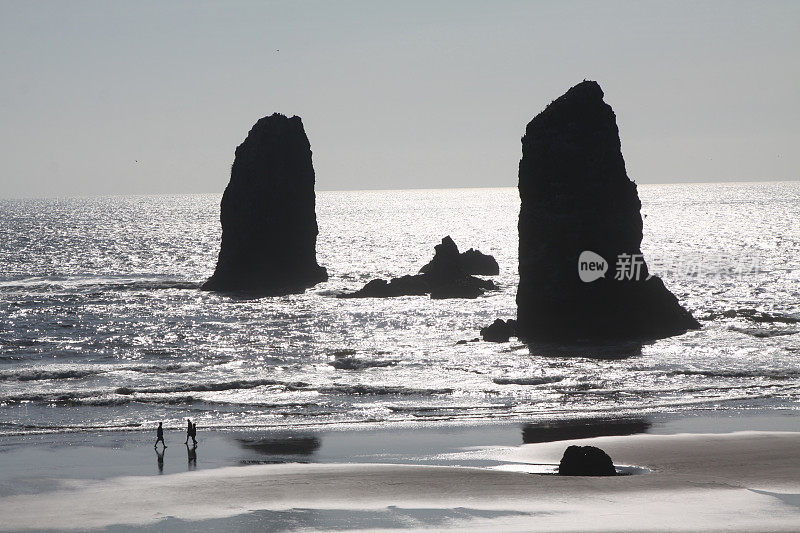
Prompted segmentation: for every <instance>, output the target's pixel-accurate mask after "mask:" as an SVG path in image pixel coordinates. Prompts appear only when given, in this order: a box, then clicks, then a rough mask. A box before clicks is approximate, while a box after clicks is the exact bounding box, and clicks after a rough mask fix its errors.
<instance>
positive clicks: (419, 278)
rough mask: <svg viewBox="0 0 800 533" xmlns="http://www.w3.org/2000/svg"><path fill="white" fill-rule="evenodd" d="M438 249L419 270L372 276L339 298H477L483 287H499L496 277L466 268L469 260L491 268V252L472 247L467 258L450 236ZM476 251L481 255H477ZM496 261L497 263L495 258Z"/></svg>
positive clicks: (471, 267)
mask: <svg viewBox="0 0 800 533" xmlns="http://www.w3.org/2000/svg"><path fill="white" fill-rule="evenodd" d="M435 249H436V253H435V255H434V257H433V259H432V260H431V262H430V263H428V264H427V265H425V266H424V267H422V268H421V269H420V273H419V274H417V275H415V276H400V277H399V278H392V279H391V280H389V281H386V280H384V279H373V280H372V281H370V282H368V283H367V284H366V285H364V287H362V288H361V289H359V290H357V291H356V292H351V293H347V294H340V295H339V298H389V297H394V296H419V295H423V294H430V296H431V299H434V300H439V299H445V298H477V297H478V296H480V295H481V294H483V293H484V291H490V290H496V289H497V285H495V284H494V282H493V281H491V280H488V279H481V278H478V277H475V276H472V275H470V271H468V270H465V268H464V265H465V264H466V265H467V267H468V268H469V269H472V270H474V269H476V268H478V267H480V268H482V269H483V270H488V269H490V268H489V267H490V265H488V260H487V259H486V258H489V259H491V261H494V258H493V257H492V256H490V255H484V254H481V253H480V252H477V251H475V250H471V252H474V253H471V254H470V255H469V256H468V257H467V259H466V260H465V259H463V258H464V254H459V253H458V247H457V246H456V243H455V242H453V239H451V238H450V237H449V236H447V237H445V238H444V239H442V242H441V244H437V245H436V246H435ZM476 254H479V255H480V256H482V258H477V255H476ZM476 258H477V261H476ZM465 261H466V263H465ZM478 263H480V264H478ZM494 263H495V264H497V262H496V261H494ZM498 271H499V269H498Z"/></svg>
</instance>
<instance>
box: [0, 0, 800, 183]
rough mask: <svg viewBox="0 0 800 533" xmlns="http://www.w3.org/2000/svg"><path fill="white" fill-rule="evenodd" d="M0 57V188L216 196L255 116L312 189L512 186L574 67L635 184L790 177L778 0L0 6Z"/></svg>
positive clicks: (799, 169)
mask: <svg viewBox="0 0 800 533" xmlns="http://www.w3.org/2000/svg"><path fill="white" fill-rule="evenodd" d="M0 69H2V73H3V78H2V84H0V147H2V148H1V150H2V152H0V197H18V196H54V195H85V194H108V193H169V192H221V191H222V190H223V189H224V187H225V185H226V184H227V181H228V178H229V172H230V165H231V163H232V161H233V153H234V149H235V147H236V146H237V145H238V144H239V143H241V142H242V140H243V139H244V137H245V136H246V135H247V132H248V130H249V129H250V127H251V126H252V125H253V123H254V122H255V121H256V120H257V119H258V118H260V117H262V116H265V115H268V114H271V113H273V112H275V111H278V112H282V113H285V114H288V115H293V114H296V115H300V116H301V117H302V118H303V122H304V123H305V127H306V132H307V133H308V136H309V139H310V140H311V146H312V150H313V151H314V167H315V169H316V173H317V188H318V189H353V188H355V189H373V188H408V187H475V186H478V187H483V186H485V187H494V186H510V185H515V184H516V181H517V165H518V163H519V157H520V142H519V139H520V137H521V136H522V134H523V132H524V129H525V125H526V124H527V123H528V122H529V121H530V120H531V118H533V116H534V115H536V114H537V113H538V112H539V111H541V110H542V109H543V108H544V107H545V106H546V105H547V104H548V103H549V102H550V101H551V100H553V99H554V98H556V97H558V96H559V95H561V94H562V93H563V92H564V91H566V90H567V89H568V88H569V87H570V86H572V85H574V84H575V83H578V82H580V81H581V80H583V79H584V78H586V79H594V80H597V81H599V82H600V84H601V86H602V87H603V89H604V91H605V94H606V101H607V102H608V103H609V104H611V105H612V107H613V108H614V110H615V111H616V113H617V120H618V123H619V126H620V131H621V136H622V149H623V154H624V156H625V159H626V162H627V166H628V174H629V175H630V176H631V178H633V179H634V180H636V181H637V182H639V183H648V182H668V181H683V180H693V181H702V180H742V179H798V177H800V2H762V1H758V2H734V1H724V2H722V1H720V2H696V1H692V2H677V1H664V2H645V1H640V0H637V1H632V2H610V1H604V2H594V1H593V2H531V1H528V2H489V1H484V2H468V1H463V0H462V1H453V2H446V1H435V0H434V1H431V0H429V1H421V2H410V1H402V2H401V1H392V2H383V1H375V0H372V1H363V2H355V1H353V2H342V1H321V2H298V1H293V2H222V1H220V2H198V1H191V2H168V1H158V2H148V1H139V0H137V1H126V2H121V1H119V2H114V1H107V0H104V1H100V2H81V1H71V2H66V1H51V2H37V1H24V0H19V1H4V0H0ZM137 161H138V162H137Z"/></svg>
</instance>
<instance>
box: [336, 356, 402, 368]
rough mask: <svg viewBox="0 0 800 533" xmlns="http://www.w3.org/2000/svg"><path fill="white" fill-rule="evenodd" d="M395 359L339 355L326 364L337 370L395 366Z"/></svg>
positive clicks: (396, 361)
mask: <svg viewBox="0 0 800 533" xmlns="http://www.w3.org/2000/svg"><path fill="white" fill-rule="evenodd" d="M398 362H399V361H398V360H397V359H382V360H381V359H378V360H375V359H362V358H359V357H339V358H337V359H336V360H335V361H330V362H329V363H328V364H329V365H331V366H332V367H333V368H335V369H337V370H363V369H365V368H380V367H387V366H395V365H396V364H397V363H398Z"/></svg>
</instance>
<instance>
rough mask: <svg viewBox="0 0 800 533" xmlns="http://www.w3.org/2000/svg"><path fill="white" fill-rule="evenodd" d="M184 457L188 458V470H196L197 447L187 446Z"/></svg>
mask: <svg viewBox="0 0 800 533" xmlns="http://www.w3.org/2000/svg"><path fill="white" fill-rule="evenodd" d="M186 455H187V457H188V458H189V470H194V469H195V468H197V445H196V444H195V445H194V446H192V447H191V448H190V447H189V445H188V444H187V445H186Z"/></svg>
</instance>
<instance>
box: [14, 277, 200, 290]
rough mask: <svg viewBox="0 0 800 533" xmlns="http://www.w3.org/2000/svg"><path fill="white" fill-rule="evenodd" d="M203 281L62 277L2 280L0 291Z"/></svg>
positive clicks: (186, 286) (177, 286) (155, 286)
mask: <svg viewBox="0 0 800 533" xmlns="http://www.w3.org/2000/svg"><path fill="white" fill-rule="evenodd" d="M201 285H202V282H199V281H185V280H176V279H140V280H135V279H125V280H102V281H101V280H98V279H94V278H77V279H70V278H60V279H53V280H48V279H43V278H28V280H27V281H26V280H14V281H0V292H26V293H36V292H40V293H41V292H77V293H90V294H97V293H104V292H112V291H158V290H190V289H192V290H194V289H199V288H200V286H201Z"/></svg>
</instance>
